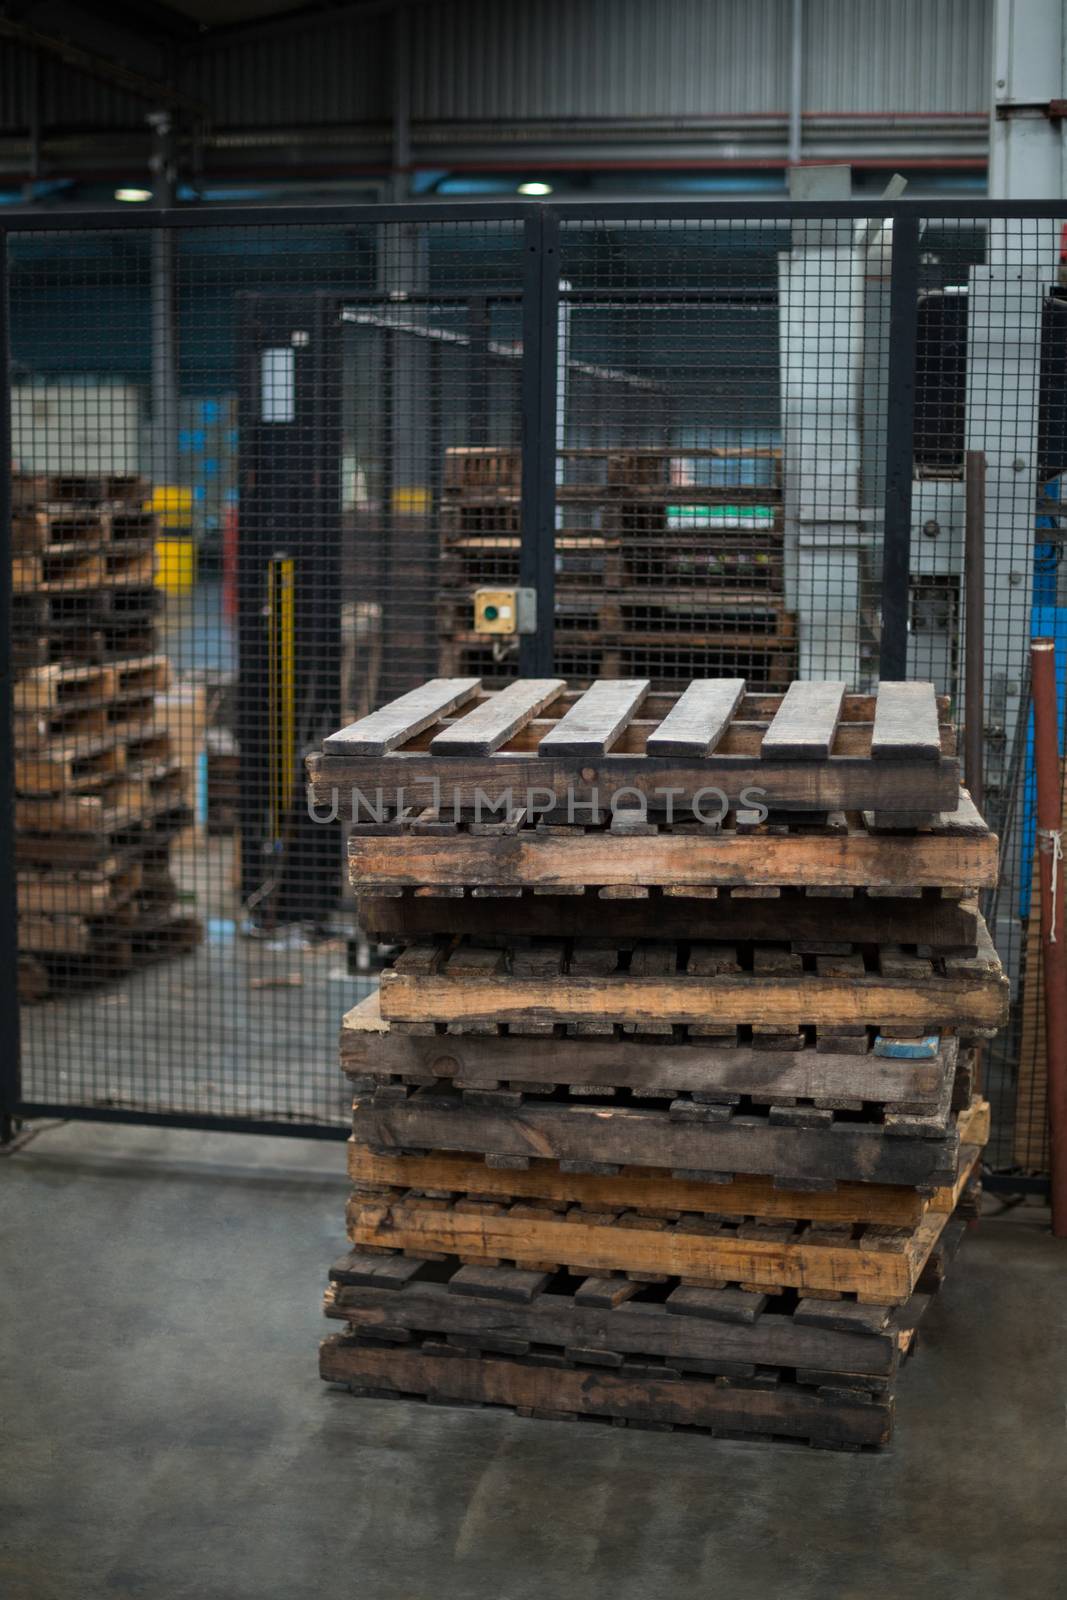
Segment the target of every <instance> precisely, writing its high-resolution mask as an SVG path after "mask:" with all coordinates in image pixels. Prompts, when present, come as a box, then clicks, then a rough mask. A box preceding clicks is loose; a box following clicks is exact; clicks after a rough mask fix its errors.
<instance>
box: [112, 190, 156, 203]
mask: <svg viewBox="0 0 1067 1600" xmlns="http://www.w3.org/2000/svg"><path fill="white" fill-rule="evenodd" d="M151 198H152V191H151V189H116V190H115V199H116V200H131V201H143V200H151Z"/></svg>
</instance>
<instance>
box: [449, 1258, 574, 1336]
mask: <svg viewBox="0 0 1067 1600" xmlns="http://www.w3.org/2000/svg"><path fill="white" fill-rule="evenodd" d="M547 1282H548V1274H547V1272H523V1271H521V1270H520V1269H519V1268H517V1267H476V1266H465V1267H460V1269H459V1271H458V1272H456V1273H453V1275H452V1277H451V1278H450V1280H449V1284H448V1288H449V1291H450V1292H451V1293H452V1294H460V1295H477V1296H479V1297H481V1298H482V1299H488V1300H506V1301H508V1302H509V1303H511V1304H513V1305H527V1304H529V1302H530V1301H531V1300H533V1298H534V1297H535V1295H538V1294H540V1292H541V1290H542V1289H543V1288H544V1286H545V1284H546V1283H547ZM433 1326H434V1328H435V1329H437V1327H438V1324H437V1323H434V1325H433Z"/></svg>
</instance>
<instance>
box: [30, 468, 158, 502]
mask: <svg viewBox="0 0 1067 1600" xmlns="http://www.w3.org/2000/svg"><path fill="white" fill-rule="evenodd" d="M11 483H12V489H11V494H12V501H13V503H14V505H15V506H16V507H17V508H18V509H19V510H20V511H21V510H26V509H34V508H36V507H38V506H40V505H42V504H43V505H53V504H54V505H59V506H63V507H65V508H69V509H82V508H86V507H92V506H105V507H108V508H113V507H115V506H125V507H130V506H132V507H133V508H135V509H136V508H139V507H140V506H142V505H143V503H144V502H145V500H146V499H147V498H148V494H149V491H150V486H149V484H148V481H147V479H145V478H141V477H139V476H137V474H136V473H132V472H106V473H73V472H15V473H12V475H11Z"/></svg>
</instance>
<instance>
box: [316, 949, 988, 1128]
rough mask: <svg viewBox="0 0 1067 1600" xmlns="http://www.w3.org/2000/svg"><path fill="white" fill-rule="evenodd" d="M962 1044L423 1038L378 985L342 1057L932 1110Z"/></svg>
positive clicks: (357, 1066)
mask: <svg viewBox="0 0 1067 1600" xmlns="http://www.w3.org/2000/svg"><path fill="white" fill-rule="evenodd" d="M556 970H558V963H557V967H556ZM957 1049H958V1046H957V1042H956V1040H955V1039H951V1038H946V1039H945V1040H944V1041H943V1042H942V1045H941V1046H940V1048H939V1050H938V1051H937V1053H936V1054H935V1055H934V1056H926V1057H924V1058H915V1059H907V1060H896V1059H893V1058H890V1057H882V1056H880V1055H878V1054H876V1053H875V1052H874V1051H873V1050H869V1049H859V1050H851V1051H848V1052H837V1051H834V1052H824V1051H820V1050H818V1049H816V1048H812V1047H811V1046H806V1047H805V1048H803V1049H800V1050H753V1049H751V1048H749V1047H735V1048H733V1049H722V1048H721V1046H717V1045H709V1044H707V1043H705V1042H703V1041H701V1040H693V1041H691V1042H687V1043H677V1042H675V1041H674V1040H669V1041H668V1040H664V1041H663V1042H662V1043H658V1042H657V1041H655V1040H640V1041H639V1040H637V1039H635V1038H633V1037H629V1038H623V1039H556V1038H536V1037H533V1038H531V1037H528V1036H521V1035H515V1036H511V1037H507V1036H505V1037H500V1038H487V1037H485V1036H479V1035H457V1034H452V1035H449V1036H447V1037H422V1036H419V1035H414V1034H409V1033H401V1032H397V1031H396V1030H394V1029H391V1028H390V1026H389V1024H388V1022H386V1021H385V1020H384V1019H383V1018H382V1015H381V1007H380V1003H379V997H378V995H377V994H372V995H368V996H367V998H366V999H365V1000H361V1001H360V1003H359V1004H358V1005H357V1006H354V1007H353V1008H352V1010H351V1011H349V1012H348V1014H347V1016H346V1017H345V1019H344V1022H343V1025H342V1028H341V1066H342V1068H343V1069H344V1071H345V1072H347V1073H348V1074H349V1076H350V1077H355V1078H359V1077H363V1076H365V1075H367V1074H375V1075H392V1076H396V1077H410V1078H412V1079H415V1080H417V1081H422V1082H433V1081H435V1080H445V1081H447V1080H449V1079H461V1080H462V1081H463V1083H464V1084H465V1085H477V1084H479V1083H482V1084H485V1085H487V1086H495V1085H496V1084H497V1083H498V1082H499V1081H500V1080H505V1081H506V1080H509V1079H512V1078H515V1079H520V1080H522V1081H523V1082H525V1083H543V1084H546V1085H551V1084H574V1083H578V1084H588V1085H599V1086H603V1087H612V1088H629V1089H631V1090H637V1091H639V1092H641V1093H643V1094H646V1095H655V1094H661V1095H663V1096H665V1097H667V1096H669V1097H673V1096H674V1095H676V1094H680V1093H697V1094H701V1093H703V1094H710V1093H713V1092H715V1091H719V1092H721V1093H722V1094H724V1095H750V1096H752V1097H754V1098H756V1099H760V1100H770V1099H783V1098H797V1099H805V1100H811V1099H820V1098H823V1099H833V1098H835V1097H840V1096H844V1097H845V1098H851V1099H857V1100H866V1101H874V1102H879V1103H883V1104H885V1105H886V1106H887V1107H892V1106H899V1105H907V1106H916V1107H925V1108H926V1109H931V1108H932V1107H933V1105H934V1104H935V1103H936V1101H937V1100H938V1099H939V1097H940V1096H941V1094H942V1092H943V1090H944V1089H945V1087H946V1084H950V1083H951V1079H952V1075H953V1073H954V1071H955V1065H956V1056H957Z"/></svg>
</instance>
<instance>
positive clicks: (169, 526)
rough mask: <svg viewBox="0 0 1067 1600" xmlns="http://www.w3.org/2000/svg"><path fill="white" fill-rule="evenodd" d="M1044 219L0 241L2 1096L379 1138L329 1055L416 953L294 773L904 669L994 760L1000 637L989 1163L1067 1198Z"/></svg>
mask: <svg viewBox="0 0 1067 1600" xmlns="http://www.w3.org/2000/svg"><path fill="white" fill-rule="evenodd" d="M1050 213H1051V207H1049V208H1044V212H1043V211H1042V208H1039V207H1031V208H1021V207H1005V206H996V205H993V204H988V205H975V206H972V207H963V206H955V205H954V206H951V207H950V206H948V205H945V206H943V207H942V208H941V212H940V213H935V212H933V211H931V210H927V209H924V208H922V207H921V206H918V205H910V206H909V205H907V204H902V203H896V204H886V205H885V206H883V207H881V208H879V207H874V208H871V207H870V206H867V207H863V206H860V205H858V204H840V205H836V206H822V207H820V206H798V205H787V204H780V205H773V206H766V205H736V206H729V205H725V206H724V205H708V204H692V205H669V204H668V205H656V206H650V205H646V206H641V207H636V206H625V205H619V206H614V205H613V206H604V207H601V208H595V207H588V206H582V207H577V208H563V209H557V208H549V207H523V206H510V205H508V206H490V207H483V208H468V207H453V208H449V207H441V206H426V207H407V208H402V207H376V208H343V209H338V210H336V211H335V210H330V211H321V212H320V211H316V213H315V216H314V218H313V219H312V220H308V216H307V213H292V212H288V213H263V212H258V211H257V212H255V213H251V212H246V213H240V212H237V213H234V212H230V213H226V214H224V215H218V214H215V215H210V216H206V215H204V214H203V213H200V212H191V213H189V214H182V213H180V212H179V213H172V214H168V216H167V218H166V222H167V226H166V227H159V226H158V225H157V226H153V225H152V223H153V221H154V220H155V221H156V222H157V223H158V220H159V219H153V218H151V217H145V216H138V217H135V218H131V217H128V216H126V215H123V216H122V217H115V216H111V215H96V216H94V217H92V218H89V219H83V220H81V221H79V222H78V223H76V224H75V223H72V222H69V221H63V220H62V219H59V218H50V219H47V221H46V222H44V223H42V222H40V221H38V220H36V219H31V218H27V217H19V218H9V219H6V220H7V221H8V224H9V227H8V231H7V233H6V235H5V239H6V251H5V256H4V262H5V267H6V273H7V279H8V299H9V317H8V342H9V346H10V357H11V370H12V385H11V395H10V414H11V448H10V458H11V460H12V463H13V467H14V472H13V477H12V480H11V486H10V493H11V509H12V518H11V531H12V549H11V556H10V559H9V560H8V559H6V558H5V562H4V572H5V575H6V573H7V572H8V571H10V574H11V585H12V594H11V599H10V622H11V626H10V630H9V636H10V650H11V666H12V670H13V687H12V691H11V695H10V703H11V708H12V717H13V733H14V741H13V751H14V755H13V761H12V771H11V780H12V783H13V785H14V794H15V808H14V816H15V825H16V839H15V842H14V850H15V854H14V858H13V860H14V867H15V872H14V875H13V876H14V879H15V880H17V881H14V882H13V883H12V889H13V890H17V904H18V952H19V959H18V979H19V987H20V998H21V1004H20V1006H19V1008H18V1009H19V1014H20V1017H21V1084H19V1083H18V1082H16V1081H15V1078H14V1075H13V1074H12V1071H11V1068H10V1067H9V1068H8V1077H7V1080H6V1107H7V1109H9V1110H14V1109H16V1107H17V1108H18V1109H19V1110H20V1111H21V1112H22V1113H23V1114H26V1113H28V1112H30V1111H45V1110H48V1111H64V1112H67V1113H71V1114H89V1115H110V1116H124V1115H126V1116H129V1117H131V1118H135V1119H143V1118H146V1117H163V1118H166V1119H169V1120H178V1121H190V1120H192V1121H196V1120H202V1119H210V1120H211V1121H212V1122H213V1123H214V1124H218V1125H224V1126H234V1127H243V1126H247V1127H257V1128H263V1127H275V1128H284V1129H287V1130H294V1131H308V1130H311V1131H323V1132H337V1133H338V1134H340V1133H341V1132H342V1131H343V1125H344V1116H345V1107H344V1098H345V1097H344V1094H343V1091H342V1088H341V1086H340V1084H339V1082H338V1081H337V1074H336V1072H335V1069H334V1065H333V1056H334V1046H335V1036H336V1029H337V1024H338V1021H339V1018H340V1016H341V1015H342V1013H343V1012H344V1011H345V1010H346V1009H347V1008H348V1007H349V1006H351V1005H352V1004H354V1003H355V1002H356V1001H357V1000H358V999H360V998H362V996H363V995H364V994H365V993H366V992H367V991H368V989H369V987H370V986H371V985H373V983H374V982H375V976H374V965H375V961H376V957H377V952H376V951H374V950H372V949H368V948H367V946H366V945H365V944H364V943H363V942H362V941H361V939H360V936H359V934H358V930H357V928H356V926H355V923H354V919H353V916H352V912H351V903H350V901H349V900H348V899H347V898H346V895H345V893H344V891H343V889H342V843H343V841H342V833H343V828H342V826H341V825H340V824H339V823H338V824H334V825H323V824H321V823H318V822H316V821H313V820H312V819H311V818H310V817H309V815H308V813H307V811H306V808H305V804H304V798H303V792H302V758H303V755H304V753H305V752H306V751H307V750H309V749H313V748H314V747H315V746H316V745H317V743H318V741H319V740H320V739H321V737H322V736H323V734H324V733H327V732H330V731H332V730H333V729H334V728H336V727H337V726H339V725H340V724H341V723H343V722H345V721H350V720H354V719H355V718H356V717H358V716H360V715H361V714H363V713H364V712H366V711H367V710H368V709H369V708H370V707H372V706H374V705H376V704H380V703H381V702H383V701H384V700H386V699H389V698H391V697H394V696H395V695H397V694H400V693H402V692H404V690H405V689H407V688H410V687H412V686H413V685H414V684H415V683H417V682H419V681H421V680H422V679H425V678H427V677H429V676H433V675H435V674H436V673H439V672H440V673H445V674H456V675H463V676H468V675H474V676H478V677H481V678H483V679H484V680H485V681H486V682H487V683H490V684H499V683H501V682H504V681H507V680H508V679H509V678H511V677H513V676H514V675H515V674H516V673H517V672H518V671H520V670H522V671H525V672H531V671H548V670H554V671H555V672H557V673H558V674H559V675H561V676H565V677H567V678H568V679H569V680H570V681H571V682H572V683H573V684H579V685H580V684H583V683H587V682H589V681H590V680H591V679H593V678H595V677H597V676H615V675H619V676H625V677H638V678H647V679H649V680H651V682H652V684H653V686H654V687H656V688H670V687H672V686H674V685H676V684H678V683H679V682H684V681H687V680H688V679H690V678H692V677H696V676H703V675H711V676H717V675H727V676H740V677H744V678H746V679H747V680H748V682H749V684H750V685H751V686H752V687H753V688H756V689H770V690H775V689H780V688H782V687H784V685H785V684H786V683H788V682H789V681H790V679H791V678H792V677H794V676H798V675H799V676H804V677H810V678H818V677H831V678H842V679H844V680H846V681H847V682H848V683H849V685H850V686H853V687H856V688H860V689H869V688H870V687H872V686H873V685H874V683H875V682H876V681H877V679H878V677H879V674H880V673H881V674H882V675H883V676H901V675H904V674H905V673H907V674H908V675H911V676H917V677H930V678H932V679H933V680H934V681H935V683H936V684H937V685H938V687H939V689H940V690H941V692H943V693H945V694H948V695H949V696H950V697H951V699H952V706H953V712H954V715H955V716H956V719H957V722H958V725H959V727H960V729H961V732H962V730H963V728H964V723H965V720H966V717H967V713H968V709H969V708H968V706H967V703H966V692H965V691H966V682H967V662H968V652H969V651H970V660H971V662H972V666H977V667H978V668H979V669H980V670H979V672H978V675H977V677H973V678H972V698H973V697H974V696H975V695H976V694H977V684H978V683H979V682H980V683H981V684H982V687H983V701H984V703H983V705H982V706H981V707H980V708H977V711H978V716H977V721H978V722H979V723H980V725H981V736H980V738H979V740H978V747H979V748H980V752H981V756H982V766H983V777H984V784H985V795H984V802H985V807H986V810H987V812H988V813H989V815H990V819H991V821H992V822H993V824H994V826H996V827H997V828H998V830H999V831H1000V832H1001V834H1002V838H1003V860H1004V865H1003V872H1002V879H1001V885H1000V888H999V890H998V891H997V893H996V894H995V895H993V896H991V897H990V899H989V904H988V905H987V907H986V908H985V909H986V911H987V915H988V916H989V918H990V921H991V926H993V928H994V932H995V935H996V939H997V943H998V947H999V949H1000V951H1001V954H1002V956H1003V957H1004V959H1005V961H1006V964H1007V965H1008V968H1009V971H1010V973H1011V977H1012V982H1013V995H1014V1002H1015V1004H1014V1011H1013V1022H1012V1026H1011V1028H1010V1029H1009V1030H1008V1031H1007V1032H1006V1033H1005V1035H1004V1036H1003V1037H1002V1038H1001V1040H999V1041H998V1042H997V1044H996V1045H995V1047H994V1049H993V1051H992V1052H991V1053H990V1054H989V1059H988V1061H987V1068H986V1071H987V1090H988V1092H989V1093H990V1096H991V1098H992V1099H993V1102H994V1140H993V1144H992V1146H991V1151H990V1153H991V1156H992V1159H993V1160H994V1162H995V1163H996V1164H997V1165H998V1166H1002V1167H1011V1168H1015V1169H1019V1170H1022V1171H1027V1172H1033V1171H1037V1172H1040V1171H1042V1170H1044V1168H1045V1167H1046V1165H1047V1149H1046V1145H1045V1132H1044V1115H1043V1105H1044V1082H1043V1076H1042V1074H1043V1040H1042V1036H1041V1028H1042V1024H1041V1015H1042V1012H1041V992H1040V970H1039V961H1038V958H1037V947H1036V934H1035V924H1036V918H1032V917H1031V916H1030V910H1031V906H1032V905H1033V904H1034V903H1035V902H1034V897H1033V890H1032V879H1033V871H1034V818H1033V797H1032V786H1033V773H1032V756H1031V736H1030V732H1029V706H1028V686H1027V668H1026V659H1027V647H1028V640H1029V638H1030V636H1031V634H1049V635H1052V636H1054V637H1056V638H1057V642H1058V643H1059V644H1060V645H1061V647H1062V648H1061V668H1060V670H1061V682H1062V678H1063V672H1064V666H1063V663H1064V661H1067V629H1065V628H1064V626H1063V624H1062V617H1063V614H1064V613H1063V611H1062V609H1061V608H1060V606H1059V595H1060V581H1059V567H1060V559H1061V552H1062V538H1061V534H1060V526H1061V525H1060V519H1059V499H1060V492H1059V484H1060V475H1061V470H1062V468H1063V466H1064V464H1065V463H1064V458H1063V448H1062V441H1063V440H1064V438H1065V437H1067V435H1065V433H1064V426H1063V399H1062V395H1063V383H1062V378H1063V362H1064V360H1065V356H1064V339H1065V327H1067V323H1065V318H1067V300H1065V299H1063V298H1062V297H1061V294H1060V291H1059V286H1058V242H1059V220H1058V219H1057V218H1055V217H1054V216H1052V215H1051V214H1050ZM976 457H981V461H982V465H983V466H984V473H985V481H984V493H983V494H980V493H979V489H978V487H977V486H976V485H977V484H978V479H977V478H976V476H975V472H974V470H972V471H971V472H970V474H969V472H968V460H970V461H971V464H972V469H973V466H974V461H975V458H976ZM979 500H980V505H979ZM979 512H980V513H981V514H980V515H979ZM980 524H984V527H981V526H980ZM968 527H970V530H971V537H972V538H977V537H978V536H979V535H981V537H982V542H983V544H984V551H985V569H984V583H983V584H980V585H978V586H976V585H975V584H973V583H972V585H971V587H970V588H969V589H968V586H967V583H966V566H967V564H966V562H965V544H966V539H967V530H968ZM973 570H974V569H973V564H972V572H973ZM516 583H522V584H525V585H528V586H532V587H534V588H535V589H536V591H537V599H538V614H539V623H540V626H539V629H538V632H537V634H536V635H534V636H532V637H525V638H523V639H521V640H516V639H514V638H508V637H506V636H504V637H490V636H487V635H486V634H484V633H483V632H480V631H479V630H478V628H477V626H476V616H475V606H474V594H475V591H476V590H478V589H479V588H499V587H507V586H510V585H513V584H516ZM969 622H970V633H968V625H969ZM979 649H980V651H981V659H980V660H977V659H976V651H977V650H979ZM1061 708H1062V701H1061ZM972 720H974V719H972ZM7 864H8V865H10V861H9V862H8V863H7ZM12 898H14V896H13V897H12ZM10 937H11V934H10V930H9V938H10ZM11 947H12V949H13V940H12V946H11ZM12 970H13V969H12ZM11 1014H12V1015H14V1008H12V1011H11ZM12 1059H13V1056H12Z"/></svg>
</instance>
